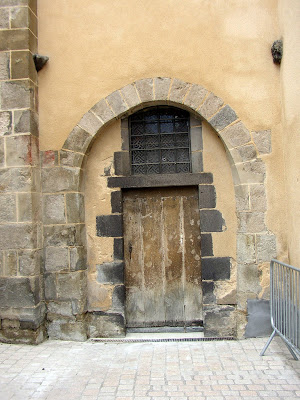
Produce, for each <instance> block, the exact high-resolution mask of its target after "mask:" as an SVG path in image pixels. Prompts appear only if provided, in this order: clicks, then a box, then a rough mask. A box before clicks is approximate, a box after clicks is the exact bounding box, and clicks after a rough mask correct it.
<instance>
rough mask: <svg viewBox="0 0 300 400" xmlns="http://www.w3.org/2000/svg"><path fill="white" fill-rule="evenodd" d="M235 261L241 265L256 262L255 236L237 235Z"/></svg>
mask: <svg viewBox="0 0 300 400" xmlns="http://www.w3.org/2000/svg"><path fill="white" fill-rule="evenodd" d="M237 261H238V262H239V263H241V264H252V263H254V262H255V261H256V246H255V235H241V234H238V235H237Z"/></svg>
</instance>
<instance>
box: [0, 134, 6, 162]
mask: <svg viewBox="0 0 300 400" xmlns="http://www.w3.org/2000/svg"><path fill="white" fill-rule="evenodd" d="M4 163H5V154H4V139H3V138H1V137H0V167H4Z"/></svg>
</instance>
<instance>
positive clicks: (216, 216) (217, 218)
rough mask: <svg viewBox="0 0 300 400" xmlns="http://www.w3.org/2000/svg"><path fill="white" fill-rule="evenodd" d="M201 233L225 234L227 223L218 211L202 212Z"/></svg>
mask: <svg viewBox="0 0 300 400" xmlns="http://www.w3.org/2000/svg"><path fill="white" fill-rule="evenodd" d="M200 227H201V232H223V230H224V229H225V221H224V219H223V217H222V214H221V213H220V211H218V210H200Z"/></svg>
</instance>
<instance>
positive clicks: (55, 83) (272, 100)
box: [38, 0, 280, 150]
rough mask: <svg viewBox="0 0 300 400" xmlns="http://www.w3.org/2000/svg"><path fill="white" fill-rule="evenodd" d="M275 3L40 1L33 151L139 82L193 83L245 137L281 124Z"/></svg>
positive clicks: (54, 142) (52, 144) (53, 144)
mask: <svg viewBox="0 0 300 400" xmlns="http://www.w3.org/2000/svg"><path fill="white" fill-rule="evenodd" d="M276 5H277V1H276V0H263V1H262V0H252V1H251V2H248V1H242V2H241V1H237V0H218V1H216V2H212V1H209V0H186V1H182V0H168V1H161V0H142V1H141V0H128V1H119V0H101V1H99V0H87V1H85V2H84V6H83V5H82V1H81V0H51V1H49V0H39V1H38V8H39V52H40V53H41V54H46V55H48V56H49V57H50V61H49V63H48V64H47V66H46V67H45V68H44V69H43V70H42V71H41V72H40V73H39V89H40V90H39V96H40V98H39V101H40V134H41V149H42V150H46V149H49V148H52V149H59V148H60V147H61V145H62V144H63V142H64V140H65V139H66V137H67V135H68V134H69V132H70V131H71V130H72V128H73V127H74V125H75V124H76V123H77V122H78V120H79V119H80V117H81V116H82V115H83V114H84V113H85V112H86V111H88V110H89V109H90V108H91V107H92V106H93V105H94V104H95V103H96V102H97V101H98V100H99V99H100V98H102V97H104V96H106V95H108V94H110V93H111V92H113V91H114V90H116V89H119V88H120V87H122V86H125V85H127V84H128V83H131V82H133V81H135V80H137V79H140V78H144V77H155V76H168V77H177V78H180V79H182V80H184V81H187V82H192V83H199V84H202V85H203V86H205V87H206V88H207V89H209V90H210V91H212V92H214V93H215V94H217V95H218V96H219V97H221V98H223V100H224V101H225V103H229V104H230V105H231V106H232V107H233V109H235V110H236V112H237V113H238V115H239V116H240V117H241V119H242V120H243V121H244V123H245V124H246V125H249V127H251V128H252V129H263V128H269V127H270V126H271V125H272V126H274V125H276V124H278V122H279V120H280V113H279V99H278V84H279V72H278V69H277V68H276V67H275V66H274V65H273V63H272V59H271V56H270V46H271V44H272V42H273V41H274V38H277V37H278V35H279V30H278V24H277V7H276Z"/></svg>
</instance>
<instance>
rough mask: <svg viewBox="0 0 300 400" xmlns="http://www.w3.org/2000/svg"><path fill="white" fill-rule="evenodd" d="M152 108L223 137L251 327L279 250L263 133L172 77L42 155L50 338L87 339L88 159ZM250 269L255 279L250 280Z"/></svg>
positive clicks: (116, 95)
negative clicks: (268, 267) (254, 304)
mask: <svg viewBox="0 0 300 400" xmlns="http://www.w3.org/2000/svg"><path fill="white" fill-rule="evenodd" d="M154 104H155V105H157V104H170V105H175V106H178V107H181V108H184V109H187V110H188V111H189V112H191V113H192V114H194V115H195V116H196V117H198V118H200V119H204V120H206V121H207V122H208V123H209V124H210V125H211V126H212V127H213V129H214V130H215V131H216V132H217V134H218V135H219V137H220V138H221V140H222V142H223V144H224V146H225V149H226V151H227V153H228V156H229V160H230V164H231V168H232V175H233V181H234V187H235V195H236V212H237V218H238V232H237V264H238V282H237V286H238V296H237V299H238V310H240V311H241V313H240V316H241V318H239V320H240V321H241V323H240V326H242V327H243V326H244V325H245V317H244V316H245V310H246V301H247V297H251V298H253V297H255V296H258V294H259V291H260V285H259V277H258V266H259V265H260V264H261V263H264V262H268V261H269V260H270V257H271V256H274V255H275V253H276V244H275V237H274V235H272V234H271V233H270V232H269V231H268V229H267V227H266V225H265V211H266V194H265V187H264V180H265V165H264V163H263V161H262V160H261V158H260V154H259V152H258V148H259V144H260V137H259V133H258V132H256V136H254V135H253V133H250V132H249V131H248V129H247V128H246V127H245V126H244V124H243V123H242V122H241V121H240V120H239V118H238V116H237V114H236V113H235V111H234V110H233V109H232V108H231V107H230V106H229V105H226V104H224V102H223V100H222V99H220V98H219V97H217V96H216V95H214V94H213V93H211V92H209V91H208V90H206V89H205V88H204V87H202V86H200V85H197V84H190V83H187V82H184V81H181V80H179V79H171V78H153V79H152V78H149V79H141V80H138V81H136V82H134V83H133V84H130V85H127V86H125V87H123V88H122V89H120V90H117V91H115V92H113V93H111V94H110V95H109V96H107V97H106V98H104V99H102V100H100V101H99V102H98V103H97V104H95V105H94V106H93V107H92V108H91V109H90V110H89V111H88V112H87V113H86V114H84V116H83V117H82V119H81V120H80V121H79V123H78V124H77V125H76V126H75V128H74V129H73V130H72V132H71V133H70V135H69V136H68V138H67V140H66V141H65V143H64V145H63V148H62V149H61V150H60V152H59V154H58V153H56V152H51V151H48V152H44V153H43V168H42V181H43V194H44V196H43V209H44V216H43V222H44V245H45V297H46V301H47V303H48V320H49V335H50V336H51V337H57V338H67V339H72V338H73V339H84V338H86V329H85V322H84V318H83V316H84V313H85V310H86V304H85V301H86V273H85V269H86V262H85V226H84V215H83V208H84V207H83V202H84V199H83V193H82V191H81V182H80V178H81V168H82V162H83V159H84V156H85V154H86V153H87V151H88V148H89V147H90V146H91V144H92V141H93V140H94V139H95V137H96V135H97V134H98V132H99V131H101V128H103V127H104V126H105V125H107V124H108V123H110V122H112V121H113V120H116V119H118V118H120V117H122V116H123V115H129V114H131V113H133V112H135V111H137V110H138V109H141V108H143V107H145V106H150V105H154ZM263 132H264V134H265V131H263ZM50 204H55V207H56V210H61V211H60V214H59V212H58V214H59V215H57V217H55V218H53V217H52V216H50V217H49V216H48V215H47V210H49V209H50V208H51V205H50ZM48 214H51V213H48ZM56 260H57V261H56ZM58 260H60V261H58ZM62 260H63V261H62ZM246 270H247V271H246ZM249 270H250V271H251V273H252V276H253V279H252V280H250V281H249V279H248V280H247V279H245V276H246V274H248V275H249ZM242 331H243V328H242V330H241V332H242ZM241 332H240V333H241Z"/></svg>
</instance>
